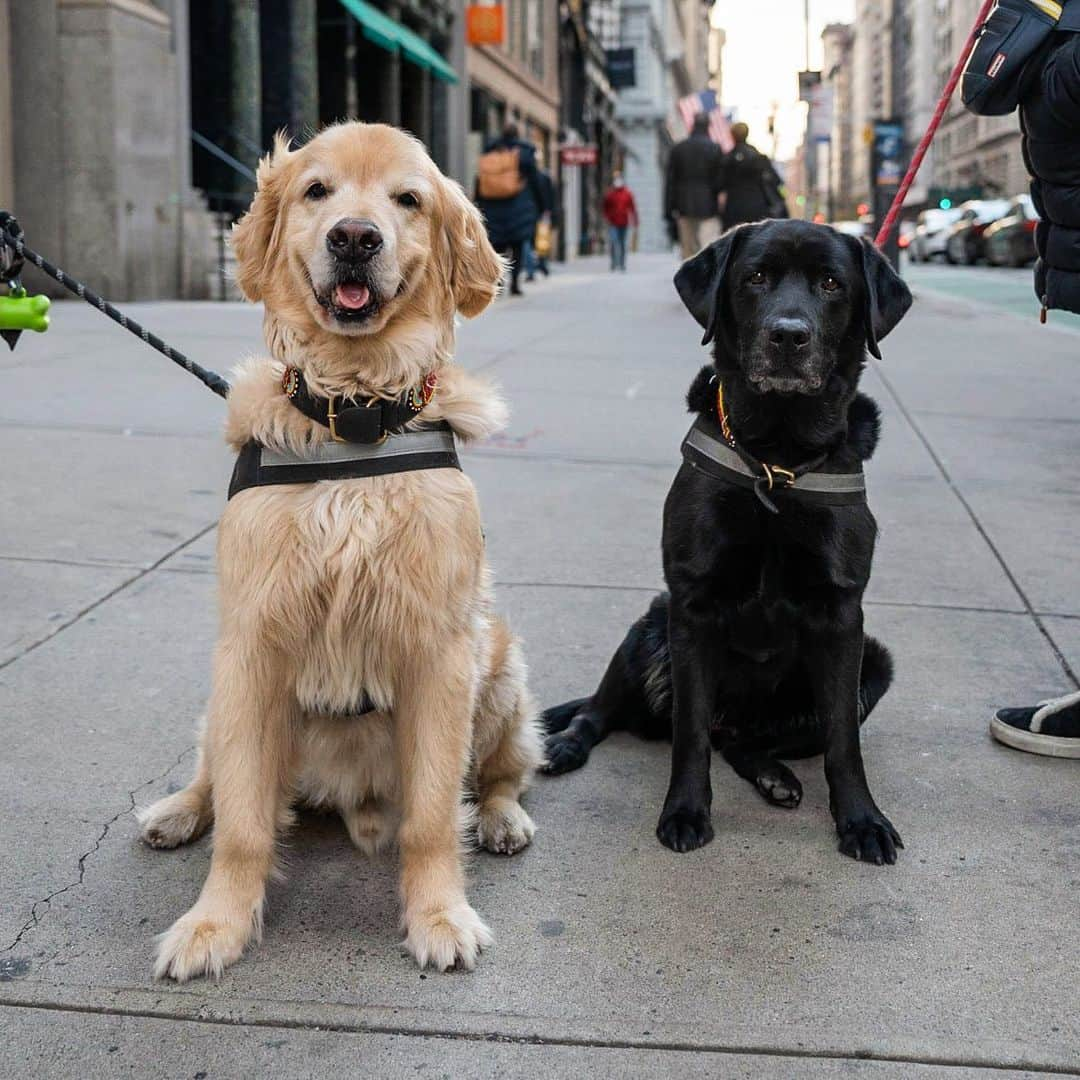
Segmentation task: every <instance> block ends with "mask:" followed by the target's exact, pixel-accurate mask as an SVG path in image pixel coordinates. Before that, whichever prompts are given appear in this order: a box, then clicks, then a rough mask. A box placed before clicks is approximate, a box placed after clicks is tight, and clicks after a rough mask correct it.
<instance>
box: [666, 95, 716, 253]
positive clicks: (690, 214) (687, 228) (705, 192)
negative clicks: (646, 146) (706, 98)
mask: <svg viewBox="0 0 1080 1080" xmlns="http://www.w3.org/2000/svg"><path fill="white" fill-rule="evenodd" d="M723 158H724V152H723V151H722V150H721V149H720V147H719V146H718V145H717V144H716V143H714V142H713V141H712V139H711V138H710V137H709V117H708V115H707V114H706V113H698V115H697V116H695V117H694V127H693V130H692V131H691V132H690V135H689V137H688V138H686V139H683V141H682V142H681V143H678V144H676V145H675V146H674V147H672V150H671V155H670V156H669V157H668V165H667V175H666V177H665V183H664V213H665V216H666V217H667V218H668V220H672V219H673V220H674V221H675V228H676V230H677V231H678V237H679V247H680V249H681V251H682V257H683V258H684V259H689V258H691V257H692V256H694V255H696V254H697V253H698V252H699V251H700V250H701V249H702V248H703V247H705V245H706V244H711V243H712V242H713V241H714V240H715V239H716V238H717V237H718V236H719V235H720V210H719V207H718V205H717V197H718V196H719V194H720V190H721V183H722V176H723Z"/></svg>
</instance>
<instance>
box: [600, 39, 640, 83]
mask: <svg viewBox="0 0 1080 1080" xmlns="http://www.w3.org/2000/svg"><path fill="white" fill-rule="evenodd" d="M605 52H606V53H607V77H608V82H609V83H611V88H612V90H622V89H623V88H624V87H627V86H637V62H636V59H635V53H634V50H633V49H606V50H605Z"/></svg>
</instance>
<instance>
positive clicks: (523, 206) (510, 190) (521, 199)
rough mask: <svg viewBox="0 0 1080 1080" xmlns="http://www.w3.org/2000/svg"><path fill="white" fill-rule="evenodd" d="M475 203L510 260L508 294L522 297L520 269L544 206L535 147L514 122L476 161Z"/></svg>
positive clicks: (495, 244)
mask: <svg viewBox="0 0 1080 1080" xmlns="http://www.w3.org/2000/svg"><path fill="white" fill-rule="evenodd" d="M476 203H477V205H478V206H479V207H480V209H481V211H482V212H483V214H484V221H485V223H486V224H487V230H488V239H489V240H490V241H491V246H492V247H493V248H494V249H495V250H496V251H498V252H500V253H501V254H504V255H507V256H508V257H509V259H510V294H511V295H512V296H521V295H522V290H521V284H520V278H521V268H522V264H523V262H524V248H525V243H526V241H531V240H532V237H533V233H534V232H535V231H536V222H537V220H538V219H539V217H540V213H541V211H542V209H543V206H544V193H543V189H542V187H541V183H540V174H539V171H538V170H537V168H536V150H535V149H534V148H533V146H532V144H531V143H527V142H525V141H524V140H522V138H521V135H520V132H519V130H518V126H517V124H514V123H509V124H507V125H506V127H505V128H503V133H502V134H501V135H500V136H499V137H498V138H497V139H494V140H492V141H491V142H490V143H488V145H487V148H486V149H485V150H484V153H483V154H481V155H480V160H479V161H478V162H477V173H476Z"/></svg>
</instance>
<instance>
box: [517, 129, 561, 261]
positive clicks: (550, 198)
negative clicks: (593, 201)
mask: <svg viewBox="0 0 1080 1080" xmlns="http://www.w3.org/2000/svg"><path fill="white" fill-rule="evenodd" d="M536 174H537V176H538V177H539V178H540V198H541V201H540V220H541V221H544V220H546V221H547V223H548V224H549V225H550V226H551V228H552V229H557V228H558V227H559V222H558V216H557V213H556V211H557V209H558V207H557V205H556V203H557V202H558V200H557V199H556V198H555V181H554V180H553V179H552V176H551V173H549V172H547V170H546V169H545V168H544V159H543V156H542V154H541V152H540V151H539V150H537V153H536ZM525 269H526V271H527V273H526V275H525V280H526V281H534V280H535V279H536V271H537V270H539V271H540V273H541V274H543V275H544V277H550V276H551V270H550V268H549V267H548V257H547V256H546V255H538V254H537V253H536V250H535V248H534V247H533V246H532V245H531V244H530V245H527V250H526V255H525Z"/></svg>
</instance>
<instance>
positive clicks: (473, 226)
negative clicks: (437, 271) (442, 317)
mask: <svg viewBox="0 0 1080 1080" xmlns="http://www.w3.org/2000/svg"><path fill="white" fill-rule="evenodd" d="M443 195H444V202H443V205H444V207H445V212H444V215H443V223H442V226H443V242H444V243H445V245H446V247H447V249H448V250H447V251H446V258H447V260H448V264H449V275H448V276H449V286H450V292H451V294H452V295H453V298H454V306H455V307H456V308H457V310H458V311H460V312H461V314H462V315H464V316H465V317H466V318H467V319H471V318H473V317H474V316H476V315H479V314H480V312H481V311H483V310H484V308H486V307H487V306H488V304H490V303H491V302H492V301H493V300H494V299H495V297H496V296H498V295H499V286H500V285H502V279H503V274H504V272H505V269H506V263H505V262H504V261H503V259H501V258H500V257H499V255H498V254H497V253H496V251H495V249H494V248H493V247H492V246H491V241H490V240H488V234H487V229H486V228H485V226H484V219H483V217H482V216H481V215H480V211H479V210H478V209H477V208H476V206H475V205H474V204H473V203H472V202H471V201H470V200H469V199H468V198H466V196H465V192H464V191H462V190H461V185H460V184H458V183H457V182H456V181H454V180H450V179H448V178H446V177H444V178H443Z"/></svg>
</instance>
